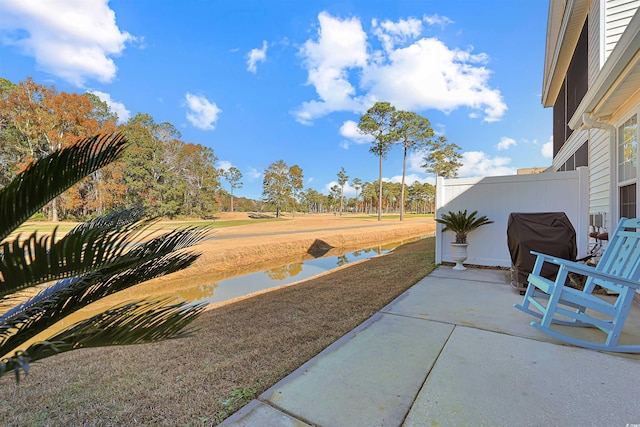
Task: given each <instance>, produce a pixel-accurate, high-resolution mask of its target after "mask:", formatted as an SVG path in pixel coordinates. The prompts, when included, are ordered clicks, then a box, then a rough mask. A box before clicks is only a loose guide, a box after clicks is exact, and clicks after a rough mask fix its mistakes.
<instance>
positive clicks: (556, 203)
mask: <svg viewBox="0 0 640 427" xmlns="http://www.w3.org/2000/svg"><path fill="white" fill-rule="evenodd" d="M588 181H589V173H588V168H586V167H581V168H578V170H575V171H570V172H544V173H539V174H532V175H509V176H495V177H487V178H456V179H443V178H438V181H437V183H436V184H437V185H436V218H440V217H441V216H442V214H443V213H446V212H448V211H456V212H457V211H459V210H462V211H464V210H465V209H466V210H467V211H469V212H472V211H474V210H477V211H478V215H479V216H481V215H486V216H487V217H489V219H490V220H492V221H494V223H493V224H489V225H485V226H482V227H480V228H478V229H476V230H474V231H472V232H471V233H469V237H468V241H469V248H468V253H469V258H468V259H467V261H466V262H465V264H475V265H485V266H491V267H495V266H499V267H510V266H511V257H510V255H509V248H508V246H507V221H508V219H509V214H510V213H512V212H519V213H525V212H527V213H534V212H564V213H565V214H566V215H567V217H568V218H569V220H570V221H571V224H572V225H573V228H575V230H576V239H577V245H578V257H582V256H585V255H586V252H587V245H588V233H589V201H588V198H589V182H588ZM442 228H443V226H442V225H440V224H438V227H437V229H436V262H437V263H441V262H452V259H451V255H450V247H449V243H451V242H452V241H454V240H455V235H454V234H453V233H452V232H450V231H447V232H444V233H443V232H442Z"/></svg>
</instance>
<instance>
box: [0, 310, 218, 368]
mask: <svg viewBox="0 0 640 427" xmlns="http://www.w3.org/2000/svg"><path fill="white" fill-rule="evenodd" d="M205 306H206V304H191V303H184V302H183V303H177V304H169V302H168V300H157V301H148V300H143V301H135V302H130V303H127V304H124V305H121V306H118V307H116V308H113V309H110V310H107V311H105V312H103V313H100V314H98V315H96V316H93V317H91V318H89V319H86V320H82V321H80V322H77V323H76V324H74V325H72V326H71V327H69V328H67V329H65V330H63V331H62V332H60V333H58V334H56V335H54V336H52V337H51V338H50V339H49V340H47V341H43V342H38V343H35V344H32V345H31V346H29V347H28V348H27V350H24V351H17V352H16V353H14V354H13V355H11V356H9V357H6V358H4V359H2V360H0V376H1V375H2V374H3V373H5V372H7V371H12V370H13V371H14V372H16V378H17V379H18V380H19V374H20V369H22V370H23V371H24V372H25V373H28V370H29V363H31V362H34V361H37V360H40V359H43V358H46V357H49V356H52V355H54V354H58V353H63V352H66V351H70V350H75V349H79V348H88V347H104V346H111V345H130V344H141V343H148V342H153V341H159V340H162V339H166V338H177V337H179V336H180V337H182V336H184V335H185V333H184V332H183V333H180V331H182V330H183V329H184V328H185V327H186V326H187V325H188V324H190V323H191V322H192V321H193V320H195V319H196V317H197V316H198V315H200V313H201V312H202V310H204V308H205ZM179 333H180V335H178V334H179Z"/></svg>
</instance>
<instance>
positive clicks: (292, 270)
mask: <svg viewBox="0 0 640 427" xmlns="http://www.w3.org/2000/svg"><path fill="white" fill-rule="evenodd" d="M411 240H416V239H411ZM407 242H408V241H407V240H405V241H402V242H394V243H388V244H385V245H379V246H374V247H370V248H366V249H358V250H354V251H353V252H347V253H344V252H343V250H339V249H335V248H334V249H328V250H326V251H325V255H324V256H322V257H320V258H314V257H311V256H310V258H311V259H308V260H304V261H302V262H294V263H291V264H287V265H284V266H280V267H276V268H272V269H269V270H264V271H259V272H256V273H250V274H246V275H243V276H237V277H231V278H229V279H224V280H220V281H218V282H215V283H211V284H209V285H205V286H200V287H199V290H200V291H201V292H202V294H201V295H200V296H198V297H195V298H193V295H192V298H190V300H195V301H197V302H208V303H210V304H215V303H220V302H223V301H227V300H230V299H233V298H238V297H242V296H246V295H249V294H252V293H255V292H259V291H263V290H266V289H270V288H275V287H278V286H282V285H287V284H289V283H293V282H298V281H300V280H305V279H308V278H310V277H313V276H316V275H318V274H320V273H324V272H326V271H329V270H333V269H335V268H338V267H342V266H344V265H347V264H350V263H352V262H355V261H360V260H363V259H367V258H371V257H374V256H376V255H381V254H385V253H387V252H389V251H392V250H393V249H395V248H397V247H398V246H400V245H402V244H404V243H407ZM214 290H215V291H214Z"/></svg>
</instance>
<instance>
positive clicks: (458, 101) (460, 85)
mask: <svg viewBox="0 0 640 427" xmlns="http://www.w3.org/2000/svg"><path fill="white" fill-rule="evenodd" d="M486 60H487V58H486V55H483V54H477V55H474V54H472V53H471V51H470V50H469V51H461V50H458V49H449V48H448V47H447V46H446V45H445V44H444V43H443V42H441V41H440V40H438V39H435V38H428V39H420V40H418V41H417V42H415V43H413V44H412V45H410V46H408V47H405V48H399V49H396V50H395V51H393V52H392V53H391V54H390V55H389V57H388V61H387V62H385V63H382V64H373V65H371V66H370V67H369V68H368V69H367V70H366V71H365V73H364V75H363V78H362V82H361V86H362V87H364V88H367V89H368V90H369V93H370V94H371V96H372V97H373V98H375V99H386V100H389V102H391V104H393V105H395V106H396V107H398V108H400V109H407V110H424V109H431V108H435V109H438V110H441V111H444V112H450V111H453V110H455V109H457V108H459V107H463V106H464V107H468V108H471V109H472V110H479V111H481V112H482V113H483V115H484V120H485V121H487V122H493V121H497V120H499V119H500V118H501V117H502V115H504V113H505V111H506V110H507V106H506V104H505V103H504V102H503V100H502V95H501V94H500V91H499V90H497V89H491V88H490V87H489V85H488V81H489V77H490V75H491V72H490V71H489V70H488V69H487V68H485V67H484V66H482V65H481V64H483V63H484V62H486ZM476 113H478V111H472V112H471V115H472V116H473V115H475V114H476Z"/></svg>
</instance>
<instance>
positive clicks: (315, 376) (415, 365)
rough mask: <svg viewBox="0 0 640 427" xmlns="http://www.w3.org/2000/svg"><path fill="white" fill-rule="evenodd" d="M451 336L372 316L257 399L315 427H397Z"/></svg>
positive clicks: (444, 328) (416, 322)
mask: <svg viewBox="0 0 640 427" xmlns="http://www.w3.org/2000/svg"><path fill="white" fill-rule="evenodd" d="M452 330H453V325H446V324H443V323H436V322H425V321H423V320H420V319H412V318H408V317H402V316H393V315H383V314H378V315H376V316H374V317H373V318H371V319H370V320H369V321H368V322H365V323H364V324H363V325H362V327H360V328H358V329H356V330H355V331H354V332H353V333H351V334H349V335H347V336H345V337H343V338H342V339H341V340H340V341H339V342H337V345H336V346H333V347H330V348H327V350H326V351H324V352H322V353H321V354H320V355H319V357H316V358H314V359H312V360H311V361H310V362H309V363H307V364H305V365H303V366H302V367H301V368H300V369H298V370H297V371H295V372H294V373H293V374H291V375H289V376H288V377H286V378H285V379H284V380H283V381H281V382H279V383H278V384H276V385H275V386H273V387H272V388H271V389H269V390H268V391H267V392H265V393H264V394H263V395H262V396H260V399H261V400H262V401H264V402H268V403H269V404H271V405H273V406H275V407H277V408H280V409H282V410H284V411H285V412H286V413H288V414H292V415H294V416H295V417H296V418H298V419H300V420H304V421H306V422H309V423H312V424H315V425H323V426H352V427H356V426H363V427H368V426H375V425H400V424H401V423H402V420H403V419H404V417H405V416H406V414H407V412H408V411H409V409H410V408H411V405H412V404H413V402H414V400H415V396H416V395H417V393H418V391H419V390H420V388H421V387H422V385H423V383H424V381H425V379H426V377H427V374H428V373H429V371H430V370H431V367H432V366H433V364H434V363H435V361H436V358H437V357H438V355H439V354H440V351H441V350H442V348H443V346H444V344H445V342H446V341H447V339H448V338H449V335H450V334H451V331H452Z"/></svg>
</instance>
